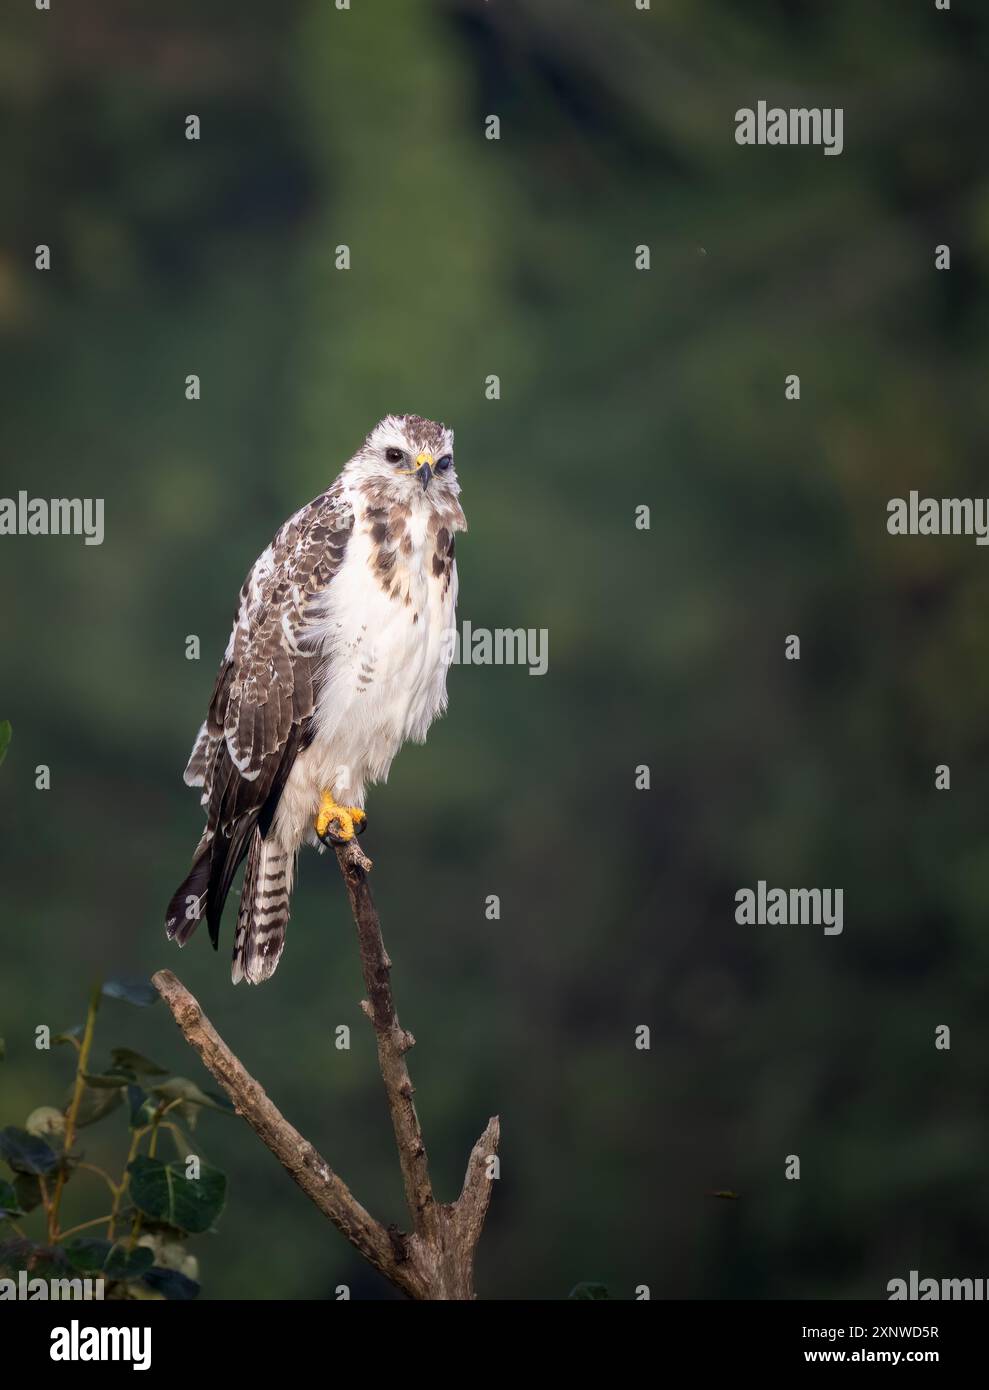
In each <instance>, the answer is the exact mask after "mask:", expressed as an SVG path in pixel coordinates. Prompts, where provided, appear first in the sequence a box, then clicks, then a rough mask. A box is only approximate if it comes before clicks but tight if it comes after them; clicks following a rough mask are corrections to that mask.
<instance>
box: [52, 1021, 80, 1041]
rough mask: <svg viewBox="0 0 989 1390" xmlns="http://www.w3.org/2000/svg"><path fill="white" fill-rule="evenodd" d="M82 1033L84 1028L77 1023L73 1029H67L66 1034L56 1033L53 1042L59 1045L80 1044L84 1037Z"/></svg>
mask: <svg viewBox="0 0 989 1390" xmlns="http://www.w3.org/2000/svg"><path fill="white" fill-rule="evenodd" d="M82 1033H83V1026H82V1024H81V1023H77V1024H76V1025H75V1027H73V1028H66V1030H65V1032H64V1033H56V1034H55V1036H54V1037H53V1038H52V1042H53V1043H59V1044H62V1043H74V1042H78V1040H79V1039H80V1038H81V1037H82Z"/></svg>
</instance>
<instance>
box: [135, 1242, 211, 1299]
mask: <svg viewBox="0 0 989 1390" xmlns="http://www.w3.org/2000/svg"><path fill="white" fill-rule="evenodd" d="M149 1253H150V1252H149ZM144 1282H145V1284H147V1286H148V1288H149V1289H153V1290H154V1291H155V1293H160V1294H164V1296H165V1297H166V1298H172V1299H187V1298H195V1297H196V1296H197V1295H198V1293H199V1285H198V1284H197V1283H196V1281H195V1279H189V1278H187V1277H186V1275H184V1274H180V1273H179V1272H178V1270H177V1269H162V1267H161V1266H160V1265H155V1266H154V1268H153V1269H149V1270H148V1272H147V1274H145V1276H144Z"/></svg>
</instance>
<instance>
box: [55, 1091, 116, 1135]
mask: <svg viewBox="0 0 989 1390" xmlns="http://www.w3.org/2000/svg"><path fill="white" fill-rule="evenodd" d="M123 1099H124V1082H123V1080H119V1081H118V1082H117V1085H116V1088H115V1089H114V1090H110V1089H109V1088H108V1087H104V1086H99V1087H96V1088H91V1087H90V1086H89V1085H88V1084H87V1085H86V1086H85V1087H84V1089H83V1093H82V1096H81V1098H80V1100H79V1111H78V1114H77V1115H76V1124H77V1125H78V1127H79V1128H80V1129H85V1128H86V1126H87V1125H94V1124H95V1123H96V1121H97V1120H102V1119H103V1117H104V1115H109V1114H111V1112H112V1111H114V1110H116V1108H117V1106H118V1105H121V1104H122V1103H123ZM66 1108H68V1102H66Z"/></svg>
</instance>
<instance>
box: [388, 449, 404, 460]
mask: <svg viewBox="0 0 989 1390" xmlns="http://www.w3.org/2000/svg"><path fill="white" fill-rule="evenodd" d="M404 457H405V455H404V454H403V453H402V451H401V449H386V450H385V458H386V459H387V460H388V462H389V463H401V462H402V459H403V458H404Z"/></svg>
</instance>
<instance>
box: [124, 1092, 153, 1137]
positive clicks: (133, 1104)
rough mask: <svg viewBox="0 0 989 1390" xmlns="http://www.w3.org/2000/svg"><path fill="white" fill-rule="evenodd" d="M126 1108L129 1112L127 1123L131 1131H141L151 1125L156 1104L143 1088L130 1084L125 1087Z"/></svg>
mask: <svg viewBox="0 0 989 1390" xmlns="http://www.w3.org/2000/svg"><path fill="white" fill-rule="evenodd" d="M127 1108H128V1110H129V1111H130V1119H129V1120H128V1123H129V1125H130V1127H131V1129H143V1128H144V1126H145V1125H149V1124H150V1123H151V1120H152V1118H153V1117H154V1113H155V1110H156V1109H157V1104H156V1102H155V1101H153V1100H152V1099H151V1097H150V1096H149V1095H148V1093H147V1091H146V1090H144V1088H143V1086H138V1085H137V1084H136V1083H132V1084H131V1085H130V1086H128V1087H127Z"/></svg>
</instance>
